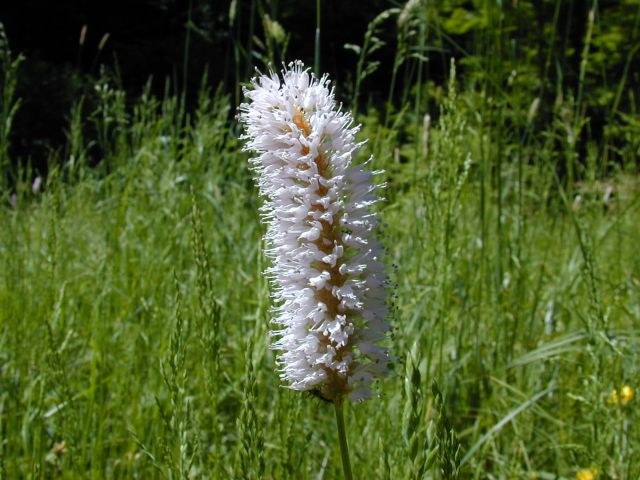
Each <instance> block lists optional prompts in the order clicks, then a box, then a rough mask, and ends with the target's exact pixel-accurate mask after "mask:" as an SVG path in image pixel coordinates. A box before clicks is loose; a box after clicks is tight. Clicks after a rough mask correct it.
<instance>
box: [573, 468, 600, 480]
mask: <svg viewBox="0 0 640 480" xmlns="http://www.w3.org/2000/svg"><path fill="white" fill-rule="evenodd" d="M596 478H598V469H597V468H582V469H580V470H578V471H577V472H576V480H595V479H596Z"/></svg>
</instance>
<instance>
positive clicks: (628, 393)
mask: <svg viewBox="0 0 640 480" xmlns="http://www.w3.org/2000/svg"><path fill="white" fill-rule="evenodd" d="M633 395H634V391H633V388H631V387H630V386H629V385H625V386H624V387H622V389H620V404H621V405H626V404H627V403H629V402H630V401H631V400H633Z"/></svg>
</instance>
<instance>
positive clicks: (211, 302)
mask: <svg viewBox="0 0 640 480" xmlns="http://www.w3.org/2000/svg"><path fill="white" fill-rule="evenodd" d="M429 8H430V7H429ZM495 8H498V7H497V6H496V7H495ZM398 13H399V11H395V10H394V11H390V12H387V13H386V14H385V15H386V16H385V17H384V18H382V17H378V19H377V20H376V21H379V22H383V21H390V20H391V19H393V18H394V17H393V15H397V14H398ZM435 13H436V12H433V11H425V10H414V11H409V13H408V14H409V15H419V16H421V18H427V19H429V18H434V16H435ZM496 18H497V17H496ZM405 21H406V22H408V23H406V24H404V25H405V26H403V28H416V30H415V32H413V33H411V32H407V31H405V33H404V34H403V35H405V36H404V37H403V39H402V41H403V42H407V44H406V45H405V47H406V49H405V50H403V51H402V52H400V53H399V56H398V57H397V58H396V60H395V61H394V65H392V66H390V68H391V67H393V70H392V71H393V72H394V78H401V77H402V78H404V80H407V79H408V80H409V83H406V82H405V81H404V80H403V82H398V83H397V84H396V87H397V86H399V85H402V86H403V90H402V91H395V90H396V89H397V88H396V87H394V86H393V85H392V86H391V90H390V94H389V101H388V106H387V107H386V108H387V110H386V111H385V112H378V111H375V110H372V109H369V110H368V113H367V115H361V116H360V118H359V120H360V121H361V122H363V129H362V135H361V138H362V139H364V138H369V143H368V144H367V145H366V146H365V147H364V149H365V151H364V152H363V153H362V157H363V159H364V158H366V157H367V155H368V154H369V153H372V154H374V155H375V160H374V162H375V167H376V168H380V169H384V170H385V172H386V173H384V174H383V176H384V177H383V179H382V180H384V181H385V182H386V184H387V190H386V197H387V201H386V203H385V204H384V205H383V206H382V207H381V212H380V213H381V216H382V218H383V220H384V224H385V227H384V243H385V244H386V245H387V250H388V251H387V260H388V262H389V264H390V265H392V267H390V269H391V270H392V272H391V274H392V279H393V284H394V287H393V292H392V293H393V304H394V308H393V316H392V319H391V320H392V323H393V332H392V335H391V338H390V340H389V343H390V348H391V351H392V353H393V355H394V370H395V375H394V376H392V378H390V379H387V380H385V381H384V382H383V383H382V384H381V385H380V389H381V397H380V398H379V399H374V400H372V401H369V402H366V403H364V404H358V405H349V406H347V408H348V410H349V412H348V415H346V419H347V425H346V429H347V434H348V436H349V444H350V446H351V461H352V467H353V471H354V476H355V478H388V479H398V478H478V479H481V478H543V479H547V478H548V479H552V478H573V477H574V476H575V473H576V472H577V471H578V469H581V468H594V469H596V468H597V469H598V470H599V471H600V472H601V474H602V476H603V477H605V478H619V479H624V478H629V479H631V478H638V477H639V476H640V461H639V460H638V459H639V458H640V430H639V429H638V424H639V420H640V417H639V415H638V409H637V407H636V403H637V399H633V400H631V401H630V402H629V403H625V402H621V401H620V399H619V398H617V397H615V396H612V395H611V393H612V391H613V390H614V389H616V390H618V391H620V389H621V387H622V386H624V385H629V386H631V387H632V388H633V389H635V390H637V388H638V379H639V378H640V370H639V368H640V367H639V365H640V342H639V341H638V338H639V336H638V333H639V332H638V325H639V321H640V303H639V300H638V299H639V298H640V295H639V290H640V273H639V272H640V263H639V262H638V256H637V252H636V248H635V244H636V242H635V239H636V238H637V237H638V235H640V227H639V225H640V224H639V222H638V218H640V217H639V213H640V212H639V209H640V203H639V201H638V193H639V188H638V179H637V171H635V170H634V169H633V168H631V167H629V164H627V167H626V168H625V169H616V168H615V166H612V165H609V166H607V165H605V166H601V167H600V168H595V169H594V172H592V173H593V174H592V175H587V174H585V173H584V171H581V169H583V168H586V167H584V166H582V164H579V163H577V162H576V163H573V162H575V159H576V158H577V154H576V152H577V149H578V147H579V144H578V142H579V136H578V135H574V136H573V137H572V136H571V135H569V134H570V133H571V132H575V131H576V129H579V128H580V125H582V124H583V122H584V121H585V118H584V117H583V115H584V110H583V109H582V108H581V107H580V98H581V97H582V98H584V96H585V95H586V94H587V92H586V91H585V90H582V91H581V93H578V92H576V101H575V103H571V101H570V100H564V99H558V102H557V104H556V105H554V106H553V109H554V111H553V121H552V122H551V123H550V124H548V125H545V126H544V128H542V129H535V128H534V126H533V123H535V121H536V120H535V116H536V112H535V109H532V104H534V100H535V97H529V96H527V98H520V97H519V96H518V95H517V92H516V93H513V92H511V91H509V88H511V87H509V85H508V75H506V76H505V74H504V71H503V66H501V65H500V64H498V63H497V62H495V60H493V59H491V57H490V55H488V52H489V50H490V49H491V48H502V47H501V45H502V43H501V42H502V41H503V39H502V38H501V37H500V34H499V32H500V25H499V24H496V25H494V27H495V29H493V30H492V32H494V33H491V34H490V35H493V36H491V37H482V38H479V39H478V44H479V45H480V46H481V47H482V48H486V50H487V55H486V56H485V57H484V58H485V60H486V64H485V65H484V67H486V68H485V72H486V75H487V77H486V78H474V79H473V81H466V80H465V77H464V74H462V75H461V74H460V69H461V68H462V70H463V73H464V68H465V67H459V66H456V65H455V64H451V69H450V74H449V75H448V80H447V83H446V84H445V85H443V86H442V87H443V88H441V89H438V87H437V86H435V85H433V84H428V83H425V80H428V78H427V72H426V70H425V67H426V65H425V63H424V61H423V59H422V57H420V56H419V55H412V54H409V53H407V52H413V53H416V52H417V53H421V52H423V51H424V49H426V48H427V47H426V45H428V43H429V42H428V40H429V38H430V37H429V35H433V36H434V37H436V38H438V37H439V36H442V35H445V33H444V32H441V31H440V32H439V31H438V28H439V27H438V24H437V23H435V22H434V23H433V24H428V25H426V26H425V25H424V24H422V25H423V26H420V25H421V23H420V22H412V20H411V18H409V19H405ZM379 28H380V23H375V22H374V24H372V27H371V28H370V29H369V31H368V33H367V35H368V37H366V38H365V39H364V40H363V42H364V43H363V45H362V47H360V50H358V52H359V53H360V61H359V62H358V63H357V64H356V65H355V66H354V68H355V69H357V71H358V72H360V76H359V77H358V78H357V80H356V82H359V83H356V85H360V86H361V85H363V83H362V82H365V81H367V78H366V75H365V74H364V73H365V72H367V71H369V70H368V69H372V68H374V67H375V65H374V64H371V63H369V62H370V61H371V59H370V58H368V56H369V55H375V50H374V49H373V46H375V45H378V44H377V43H376V42H381V41H382V40H380V39H377V38H376V32H377V31H378V30H377V29H379ZM430 32H431V33H430ZM496 32H498V33H496ZM487 35H489V34H487ZM374 38H375V40H374ZM440 38H444V37H440ZM502 46H504V45H502ZM376 48H383V45H378V46H377V47H376ZM384 48H389V46H384ZM403 52H405V53H403ZM584 55H585V59H584V61H585V62H587V61H588V57H587V56H588V48H585V53H584ZM5 68H6V67H5ZM586 68H587V67H586V66H585V71H586ZM456 71H458V73H457V74H456ZM418 72H422V73H418ZM429 85H431V86H429ZM431 88H433V90H430V89H431ZM97 89H98V90H97V91H98V92H99V99H100V101H99V102H98V103H97V104H96V105H95V110H93V111H88V107H85V104H84V103H83V102H82V101H81V100H79V101H78V104H77V106H76V107H75V108H74V110H73V111H72V113H71V115H70V125H69V127H68V132H69V135H68V138H69V141H68V146H67V148H66V149H65V150H64V152H63V153H62V155H64V158H63V159H62V162H61V164H62V166H61V167H59V168H54V169H53V170H52V171H51V172H50V174H49V176H48V178H47V179H46V184H45V187H44V189H43V191H40V192H35V193H34V192H33V191H32V190H31V185H30V182H28V181H27V180H28V178H27V177H24V178H23V177H20V179H19V180H20V181H18V182H17V183H16V188H15V194H16V198H15V206H11V205H10V204H9V202H8V201H7V200H8V197H9V195H3V196H2V201H3V202H4V204H3V205H2V206H1V207H0V225H2V229H0V433H1V434H0V476H1V477H2V478H142V479H146V478H186V477H193V478H273V479H276V478H277V479H283V478H295V479H321V478H327V479H329V478H339V476H340V471H341V470H340V458H339V452H338V450H337V449H336V448H335V447H334V443H335V441H334V436H335V432H334V427H333V418H332V415H333V412H332V411H331V409H330V408H326V405H325V404H324V403H323V402H322V401H320V400H318V399H316V398H315V397H312V396H305V395H303V394H300V393H296V392H292V391H289V390H286V389H283V388H281V387H280V385H279V380H278V378H277V375H276V374H275V373H274V367H275V366H274V360H273V354H272V352H270V351H269V350H268V343H269V339H268V337H267V333H266V332H267V330H268V321H269V316H270V314H269V299H268V285H267V282H266V281H265V280H264V278H263V276H262V272H263V270H264V264H263V262H264V260H263V259H262V256H261V253H260V252H261V242H262V240H261V237H262V233H263V232H262V227H261V226H260V223H259V218H258V207H259V201H258V199H257V195H256V192H255V188H254V186H253V183H252V180H251V176H250V174H249V172H248V170H247V161H246V160H247V159H246V156H245V154H243V153H242V152H241V150H240V147H241V145H240V143H239V141H238V139H237V131H236V127H235V125H234V123H233V122H232V121H231V120H230V117H231V113H232V111H233V108H234V107H233V104H232V102H231V100H230V99H229V98H228V97H227V96H225V95H224V94H223V93H221V92H220V91H218V92H215V93H213V92H211V91H209V90H208V89H207V88H206V81H205V82H203V87H202V89H201V91H200V94H199V105H198V108H197V109H196V111H195V112H194V113H193V114H191V115H187V114H186V112H185V107H184V103H183V100H182V99H181V98H180V97H176V96H174V95H172V94H169V93H167V94H166V95H165V97H164V98H156V97H154V96H152V95H151V94H150V93H149V90H148V89H147V90H145V92H144V93H143V94H142V95H141V97H140V98H138V99H136V100H132V99H126V98H125V94H124V93H123V92H122V91H121V90H120V89H119V88H117V87H116V86H114V84H113V82H110V81H109V80H108V79H104V80H101V81H100V82H99V83H98V84H97ZM514 89H515V87H514ZM423 90H424V91H423ZM169 91H170V90H169V88H168V89H167V92H169ZM514 91H515V90H514ZM360 92H361V89H360V88H359V87H356V88H354V89H353V96H352V98H351V99H350V100H351V101H352V102H353V104H354V105H355V104H356V102H357V103H358V104H360V105H363V104H364V101H365V99H362V98H359V97H360ZM418 92H422V93H420V94H418ZM419 95H422V96H419ZM522 95H523V96H524V94H522ZM436 99H437V101H438V108H436V109H434V108H431V107H432V104H433V102H434V100H436ZM347 100H348V99H347ZM405 101H408V102H414V103H412V104H411V105H410V107H411V108H406V107H405V106H404V102H405ZM127 104H132V106H131V108H127V106H126V105H127ZM394 104H396V105H399V104H402V107H401V108H394V107H393V105H394ZM5 105H6V104H5ZM427 111H428V112H429V113H430V114H431V115H432V118H433V120H431V121H426V122H425V120H424V116H423V115H424V114H425V113H426V112H427ZM3 112H4V110H3ZM87 122H90V123H92V124H93V125H95V128H96V131H97V132H98V137H97V141H98V146H99V148H100V150H101V151H102V152H103V159H102V161H101V162H100V164H99V165H98V166H97V167H96V168H89V166H88V165H87V141H86V139H85V138H83V129H82V125H83V124H86V123H87ZM0 141H2V139H1V138H0ZM593 155H595V164H597V163H598V162H603V161H605V160H603V159H602V158H601V157H600V156H598V154H597V153H594V154H593ZM564 161H570V162H572V163H571V165H572V168H574V167H575V169H577V170H578V173H579V175H575V176H574V177H573V180H574V181H573V182H572V181H570V180H571V177H563V176H562V175H561V174H559V173H558V172H562V169H559V168H558V165H560V164H562V162H564ZM574 172H575V171H574ZM597 172H614V173H613V174H612V173H609V174H608V175H607V176H602V175H601V174H599V173H597ZM629 172H631V173H629ZM577 179H580V181H579V182H578V181H575V180H577ZM608 188H612V189H613V192H614V194H613V195H609V194H607V192H608V191H609V190H608ZM5 192H6V193H7V194H8V193H9V192H8V191H6V190H5ZM609 193H610V191H609Z"/></svg>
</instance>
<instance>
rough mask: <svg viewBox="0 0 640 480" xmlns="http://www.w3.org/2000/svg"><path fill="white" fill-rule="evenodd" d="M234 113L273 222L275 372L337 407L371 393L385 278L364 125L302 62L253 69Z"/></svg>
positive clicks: (382, 366)
mask: <svg viewBox="0 0 640 480" xmlns="http://www.w3.org/2000/svg"><path fill="white" fill-rule="evenodd" d="M244 94H245V96H246V97H247V99H248V100H249V101H248V103H243V104H242V105H240V108H239V112H240V113H239V115H238V118H239V120H240V122H241V123H242V124H244V127H245V129H246V135H243V137H242V138H243V139H245V140H246V141H247V142H246V146H245V149H246V150H250V151H253V152H255V153H256V154H257V156H256V157H254V158H252V159H251V163H252V166H253V168H254V171H255V173H256V176H257V183H258V186H259V188H260V193H261V194H262V195H263V196H264V197H265V199H266V201H265V204H264V206H263V209H262V213H263V218H264V219H265V221H266V223H267V225H268V228H267V234H266V240H267V245H268V249H267V251H266V253H267V255H268V256H270V257H271V259H272V266H271V267H270V268H269V269H268V271H267V273H268V275H269V277H270V278H271V280H272V283H273V286H274V289H273V290H274V293H273V297H274V300H275V304H276V307H275V308H274V313H275V318H274V319H273V323H274V324H275V325H277V326H279V327H280V328H279V329H278V330H275V331H274V332H272V334H273V335H274V336H276V337H277V340H276V341H275V342H274V344H273V348H274V349H276V350H278V351H279V355H278V364H279V365H280V368H281V378H282V379H283V380H285V381H286V382H288V383H289V384H290V387H291V388H292V389H294V390H310V391H313V392H315V393H317V394H319V395H321V396H322V397H323V398H325V399H327V400H329V401H332V402H341V401H342V399H343V398H345V397H346V396H349V397H350V398H351V399H352V400H362V399H366V398H368V397H370V396H371V392H370V388H369V387H370V384H371V382H372V380H374V379H375V378H377V377H381V376H383V375H385V374H386V373H387V372H388V362H389V355H388V353H387V351H386V350H385V349H384V348H382V347H380V346H379V345H377V344H378V343H379V342H380V341H382V340H383V339H384V338H385V332H386V331H387V330H388V329H389V326H388V324H387V323H386V321H385V318H386V315H387V305H386V299H385V296H386V275H385V271H384V266H383V264H382V263H381V260H380V256H381V246H380V244H379V243H378V241H377V240H376V239H375V237H374V236H373V231H374V229H375V227H376V226H377V224H378V221H377V219H376V216H375V214H374V213H373V212H372V211H371V210H370V207H371V206H372V205H374V204H375V203H376V202H377V201H378V197H377V195H376V192H375V190H376V187H377V186H376V185H374V184H373V178H372V177H373V173H372V172H370V171H367V170H365V169H364V168H363V165H362V164H354V163H353V162H352V157H353V155H354V154H355V152H356V151H357V150H358V148H359V147H360V144H358V143H356V142H355V134H356V132H357V131H358V128H359V127H352V126H351V125H352V121H353V120H352V117H351V115H350V114H349V113H348V112H341V111H340V108H339V107H337V106H336V102H335V99H334V94H333V90H329V80H328V77H327V76H326V75H325V76H323V77H322V78H321V79H318V78H316V77H315V76H314V75H313V74H310V73H309V72H308V70H307V69H305V68H304V65H303V64H302V62H300V61H297V62H292V63H290V64H289V66H288V68H286V69H284V70H283V71H282V78H280V77H279V76H278V75H277V74H276V73H271V74H270V75H260V76H258V77H257V78H254V79H253V80H252V88H250V89H245V91H244Z"/></svg>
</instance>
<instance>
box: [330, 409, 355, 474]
mask: <svg viewBox="0 0 640 480" xmlns="http://www.w3.org/2000/svg"><path fill="white" fill-rule="evenodd" d="M343 404H344V403H343V401H342V399H337V400H336V401H335V403H334V404H333V405H334V406H335V407H336V423H337V425H338V440H339V441H340V456H341V457H342V470H343V471H344V478H345V480H353V475H352V474H351V462H350V461H349V445H348V444H347V435H346V432H345V428H344V414H343V409H342V406H343Z"/></svg>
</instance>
